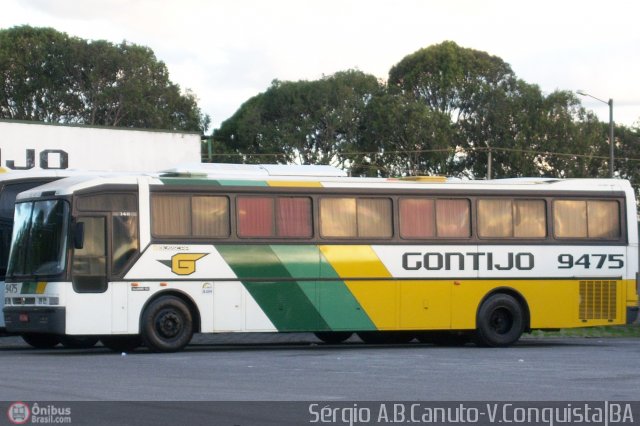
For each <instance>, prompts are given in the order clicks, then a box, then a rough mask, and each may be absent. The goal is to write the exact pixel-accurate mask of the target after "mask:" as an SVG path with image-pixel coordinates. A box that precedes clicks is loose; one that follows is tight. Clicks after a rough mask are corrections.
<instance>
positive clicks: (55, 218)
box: [7, 200, 69, 277]
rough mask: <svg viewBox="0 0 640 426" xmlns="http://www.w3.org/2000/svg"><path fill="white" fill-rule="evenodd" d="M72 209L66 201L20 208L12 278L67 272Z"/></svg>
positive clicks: (41, 203)
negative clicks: (67, 248) (68, 230)
mask: <svg viewBox="0 0 640 426" xmlns="http://www.w3.org/2000/svg"><path fill="white" fill-rule="evenodd" d="M68 217H69V206H68V204H67V203H66V202H65V201H63V200H46V201H34V202H25V203H19V204H16V210H15V220H14V228H13V241H12V245H11V253H10V255H9V265H8V270H7V276H8V277H14V276H41V275H55V274H59V273H61V272H63V271H64V267H65V261H66V240H67V238H66V236H67V227H68Z"/></svg>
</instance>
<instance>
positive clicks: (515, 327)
mask: <svg viewBox="0 0 640 426" xmlns="http://www.w3.org/2000/svg"><path fill="white" fill-rule="evenodd" d="M524 322H525V319H524V310H523V308H522V305H521V304H520V303H519V302H518V301H517V300H516V299H515V298H514V297H513V296H510V295H508V294H502V293H500V294H494V295H492V296H489V298H488V299H487V300H485V301H484V302H483V303H482V305H481V306H480V309H479V310H478V317H477V328H476V340H477V343H478V344H479V345H480V346H491V347H504V346H509V345H512V344H513V343H515V342H517V341H518V339H519V338H520V336H521V335H522V333H523V331H524V327H525V324H524Z"/></svg>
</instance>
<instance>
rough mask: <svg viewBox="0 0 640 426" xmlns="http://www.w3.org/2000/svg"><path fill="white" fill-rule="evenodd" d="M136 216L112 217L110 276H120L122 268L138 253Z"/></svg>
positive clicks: (131, 214)
mask: <svg viewBox="0 0 640 426" xmlns="http://www.w3.org/2000/svg"><path fill="white" fill-rule="evenodd" d="M136 219H137V215H135V214H133V213H130V214H129V215H128V216H124V215H122V216H119V215H116V214H114V215H113V221H112V226H113V230H112V233H113V256H112V266H111V274H112V275H120V274H121V273H122V272H123V271H124V267H125V266H126V265H127V263H129V260H131V259H132V258H133V257H134V256H135V255H136V253H137V252H138V223H137V220H136Z"/></svg>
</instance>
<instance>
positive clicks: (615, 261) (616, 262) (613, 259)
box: [558, 254, 624, 269]
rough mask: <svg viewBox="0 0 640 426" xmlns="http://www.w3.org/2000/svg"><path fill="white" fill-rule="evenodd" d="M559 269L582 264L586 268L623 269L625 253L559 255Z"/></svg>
mask: <svg viewBox="0 0 640 426" xmlns="http://www.w3.org/2000/svg"><path fill="white" fill-rule="evenodd" d="M558 263H559V265H558V268H559V269H571V268H573V267H574V266H582V267H583V268H584V269H602V268H607V269H622V268H623V267H624V255H623V254H583V255H582V256H579V257H577V256H576V257H574V256H573V255H572V254H561V255H559V256H558Z"/></svg>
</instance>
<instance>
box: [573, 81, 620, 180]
mask: <svg viewBox="0 0 640 426" xmlns="http://www.w3.org/2000/svg"><path fill="white" fill-rule="evenodd" d="M576 93H578V95H580V96H588V97H590V98H593V99H595V100H596V101H600V102H602V103H604V104H607V105H609V174H610V176H611V177H614V176H615V173H614V170H613V162H614V154H613V145H614V144H615V141H614V139H613V99H611V98H609V101H608V102H607V101H605V100H602V99H600V98H596V97H595V96H593V95H590V94H588V93H586V92H585V91H583V90H578V91H577V92H576Z"/></svg>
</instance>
